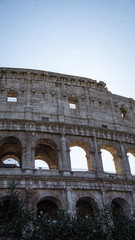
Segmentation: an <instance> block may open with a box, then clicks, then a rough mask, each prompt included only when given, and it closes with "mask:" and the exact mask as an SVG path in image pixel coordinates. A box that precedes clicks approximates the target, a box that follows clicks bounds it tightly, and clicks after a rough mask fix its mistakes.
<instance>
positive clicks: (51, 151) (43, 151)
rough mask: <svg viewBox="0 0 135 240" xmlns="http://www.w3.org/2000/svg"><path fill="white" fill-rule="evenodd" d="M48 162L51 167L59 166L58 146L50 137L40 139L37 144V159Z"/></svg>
mask: <svg viewBox="0 0 135 240" xmlns="http://www.w3.org/2000/svg"><path fill="white" fill-rule="evenodd" d="M37 159H40V160H42V161H44V162H46V163H47V164H48V166H49V169H57V168H58V156H57V146H56V144H55V143H54V142H53V141H51V140H49V139H39V140H38V141H37V143H36V146H35V160H37Z"/></svg>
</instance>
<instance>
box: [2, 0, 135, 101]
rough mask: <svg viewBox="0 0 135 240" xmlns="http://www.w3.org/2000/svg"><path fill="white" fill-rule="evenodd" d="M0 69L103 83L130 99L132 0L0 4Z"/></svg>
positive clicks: (134, 68) (134, 75)
mask: <svg viewBox="0 0 135 240" xmlns="http://www.w3.org/2000/svg"><path fill="white" fill-rule="evenodd" d="M0 66H1V67H15V68H16V67H19V68H32V69H41V70H45V71H53V72H61V73H66V74H72V75H78V76H84V77H89V78H93V79H96V80H97V81H100V80H102V81H104V82H106V84H107V87H108V89H109V90H110V91H111V92H113V93H116V94H119V95H124V96H127V97H132V98H134V99H135V91H134V86H135V0H0Z"/></svg>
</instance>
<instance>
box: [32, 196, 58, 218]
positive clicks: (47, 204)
mask: <svg viewBox="0 0 135 240" xmlns="http://www.w3.org/2000/svg"><path fill="white" fill-rule="evenodd" d="M60 208H61V202H60V200H59V199H57V198H55V197H52V196H46V197H44V198H42V199H41V200H40V201H39V202H38V204H37V216H38V215H44V214H47V215H49V216H50V217H52V218H56V217H57V211H58V210H59V209H60Z"/></svg>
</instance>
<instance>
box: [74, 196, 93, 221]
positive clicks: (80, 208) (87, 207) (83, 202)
mask: <svg viewBox="0 0 135 240" xmlns="http://www.w3.org/2000/svg"><path fill="white" fill-rule="evenodd" d="M96 206H97V204H96V202H95V201H94V199H92V198H90V197H82V198H80V199H79V200H78V201H77V203H76V210H77V212H78V213H79V214H80V215H81V217H83V218H85V217H87V216H90V217H92V218H94V209H95V207H96Z"/></svg>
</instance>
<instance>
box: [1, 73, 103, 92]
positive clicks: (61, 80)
mask: <svg viewBox="0 0 135 240" xmlns="http://www.w3.org/2000/svg"><path fill="white" fill-rule="evenodd" d="M0 76H1V77H3V76H10V77H11V76H12V77H14V78H23V79H25V80H28V81H29V80H37V81H41V80H42V81H51V82H55V83H56V84H65V85H73V86H82V87H86V88H96V89H99V90H102V91H107V88H106V83H104V82H103V81H99V82H97V81H96V80H93V79H91V78H86V77H79V76H73V75H67V74H62V73H55V72H48V71H42V70H33V69H21V68H0Z"/></svg>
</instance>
